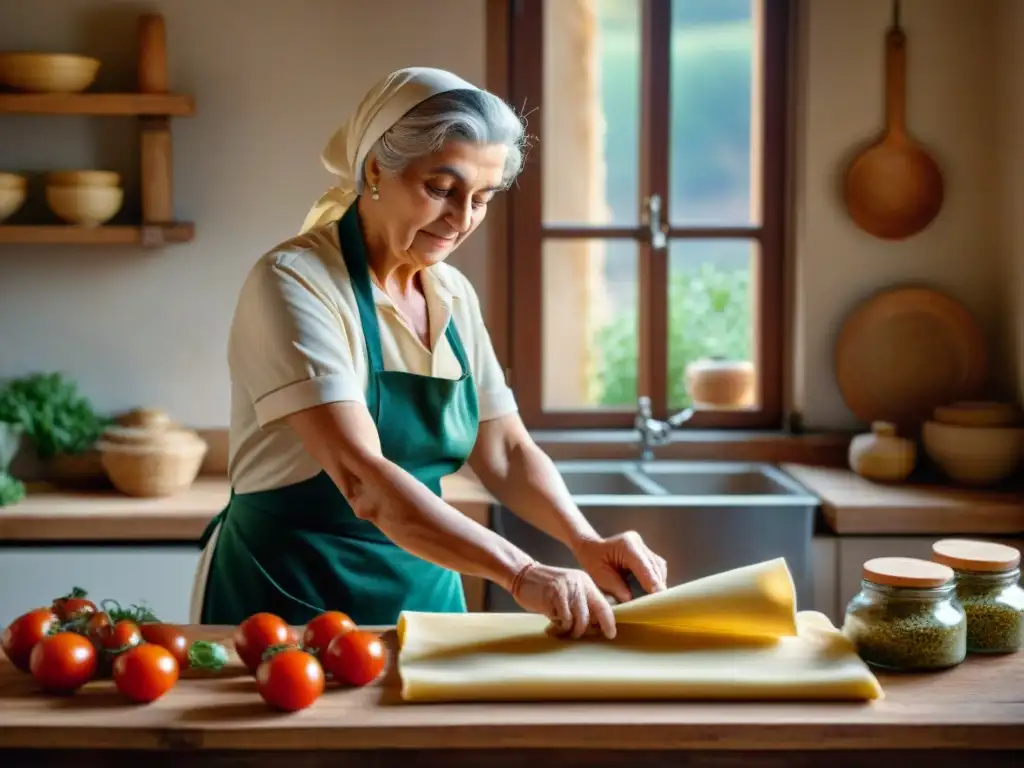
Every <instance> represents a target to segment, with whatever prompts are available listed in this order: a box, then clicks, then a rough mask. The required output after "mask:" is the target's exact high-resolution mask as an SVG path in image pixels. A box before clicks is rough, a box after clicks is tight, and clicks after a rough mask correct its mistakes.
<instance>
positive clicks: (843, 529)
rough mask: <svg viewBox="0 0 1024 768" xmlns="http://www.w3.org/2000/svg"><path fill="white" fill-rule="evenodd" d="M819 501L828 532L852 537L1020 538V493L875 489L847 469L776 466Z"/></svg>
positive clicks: (906, 486) (897, 486) (1023, 500)
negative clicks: (983, 536)
mask: <svg viewBox="0 0 1024 768" xmlns="http://www.w3.org/2000/svg"><path fill="white" fill-rule="evenodd" d="M780 468H781V469H782V470H783V471H785V472H787V473H788V474H789V475H791V476H792V477H793V478H794V479H795V480H796V481H797V482H799V483H800V484H801V485H803V486H804V487H805V488H807V490H808V491H810V492H811V493H812V494H814V495H815V496H817V497H818V498H820V499H821V513H822V517H823V518H824V521H825V523H826V524H827V527H828V529H830V530H831V531H832V532H834V533H837V534H856V535H876V536H884V535H952V534H960V535H971V534H973V535H979V536H981V535H989V536H997V535H1009V536H1017V535H1020V534H1024V493H1022V492H1019V491H996V490H973V489H965V488H958V487H956V486H952V485H937V484H914V483H893V484H885V483H874V482H871V481H870V480H865V479H864V478H862V477H860V476H859V475H857V474H855V473H854V472H851V471H850V470H848V469H836V468H832V467H814V466H807V465H802V464H781V465H780Z"/></svg>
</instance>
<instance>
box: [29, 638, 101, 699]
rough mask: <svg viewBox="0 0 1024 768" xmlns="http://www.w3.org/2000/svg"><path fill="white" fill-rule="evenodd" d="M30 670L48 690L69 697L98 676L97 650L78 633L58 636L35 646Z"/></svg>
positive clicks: (46, 639) (87, 639) (43, 640)
mask: <svg viewBox="0 0 1024 768" xmlns="http://www.w3.org/2000/svg"><path fill="white" fill-rule="evenodd" d="M29 668H30V669H31V671H32V677H34V678H35V679H36V680H37V681H38V682H39V684H40V685H41V686H42V687H43V688H44V689H45V690H48V691H60V692H62V693H70V692H71V691H74V690H77V689H78V688H81V687H82V686H83V685H85V684H86V683H87V682H89V681H90V680H92V678H93V675H94V674H96V648H95V646H94V645H93V644H92V642H91V641H90V640H89V638H87V637H85V636H83V635H80V634H78V633H77V632H58V633H57V634H55V635H50V636H48V637H44V638H43V639H42V640H40V641H39V642H38V643H36V647H35V648H33V649H32V655H31V657H30V658H29Z"/></svg>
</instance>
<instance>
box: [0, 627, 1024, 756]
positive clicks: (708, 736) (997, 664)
mask: <svg viewBox="0 0 1024 768" xmlns="http://www.w3.org/2000/svg"><path fill="white" fill-rule="evenodd" d="M230 632H231V628H225V627H191V628H189V634H191V635H192V636H193V637H204V638H207V639H215V640H221V641H224V642H225V644H226V645H227V646H228V647H229V648H230V647H231V645H230V641H229V640H227V638H229V637H230ZM385 637H386V638H387V640H388V642H389V643H390V644H391V646H392V647H393V646H394V643H395V637H394V633H393V632H392V631H390V630H389V631H387V632H386V633H385ZM880 680H881V682H882V685H883V688H884V689H885V692H886V698H885V699H883V700H880V701H876V702H870V703H864V704H860V703H843V704H793V703H788V704H782V703H761V704H747V703H601V704H593V703H589V704H584V703H543V704H540V703H538V704H434V705H425V704H416V705H407V704H403V703H402V702H401V700H400V699H399V695H398V679H397V672H396V671H395V669H394V665H392V669H391V670H390V671H389V673H388V674H387V675H386V676H385V678H384V679H383V680H382V681H381V683H380V684H375V685H373V686H370V687H367V688H363V689H342V688H329V689H328V691H327V692H326V693H325V694H324V696H323V697H322V698H321V699H320V700H319V701H317V702H316V703H315V704H314V705H313V706H312V707H311V708H310V709H308V710H305V711H303V712H298V713H294V714H289V715H282V714H276V713H273V712H271V711H269V710H268V709H267V707H266V705H264V703H263V701H262V700H261V699H260V698H259V696H258V694H257V693H256V692H255V690H254V688H253V681H252V678H251V677H249V676H247V675H246V674H245V671H244V669H242V667H241V665H240V664H239V663H238V662H237V661H236V660H235V658H234V655H233V654H232V664H231V665H229V667H227V668H225V669H224V670H222V671H221V672H220V673H217V676H216V677H206V678H205V679H195V678H193V679H183V680H181V681H180V682H179V683H178V685H177V687H176V688H175V689H174V690H172V691H171V692H170V693H168V694H167V695H166V696H165V697H164V698H163V699H160V700H158V701H157V702H155V703H153V704H150V705H147V706H133V705H128V704H125V703H124V701H123V700H122V699H121V698H120V696H119V695H118V694H117V692H116V691H115V690H114V688H113V685H112V683H110V682H109V681H96V682H93V683H90V684H89V685H88V686H86V687H85V688H83V689H82V690H81V691H79V692H78V693H76V694H75V695H73V696H66V697H53V696H47V695H44V694H41V693H39V692H37V691H36V689H35V688H34V683H33V681H32V678H31V677H30V676H28V675H25V674H23V673H20V672H18V671H17V670H15V669H14V668H13V667H12V666H11V665H10V663H9V662H8V661H7V660H6V659H0V750H4V749H26V748H27V749H69V748H70V749H81V750H86V751H88V750H102V749H118V750H121V749H145V750H149V749H174V750H183V749H186V750H187V749H191V750H236V749H237V750H249V751H260V750H309V749H314V748H315V749H317V750H378V749H380V750H384V749H396V748H397V749H399V750H406V749H436V748H446V749H451V750H456V751H458V750H502V749H506V748H513V747H514V748H518V749H531V748H537V749H547V750H554V749H566V750H573V749H588V750H614V749H616V748H626V747H628V749H630V750H711V751H719V752H720V751H723V750H726V751H729V750H772V751H777V750H793V751H800V750H817V751H819V754H820V750H889V749H898V750H904V749H951V750H952V749H977V750H983V751H984V750H1022V749H1024V698H1022V697H1021V691H1022V690H1024V653H1019V654H1015V655H1010V656H998V657H973V656H972V657H969V658H968V660H967V661H966V662H965V663H964V664H962V665H961V666H959V667H958V668H956V669H953V670H950V671H948V672H944V673H934V674H928V675H880ZM75 762H76V763H78V762H79V760H78V758H77V757H76V759H75ZM829 762H830V764H831V762H832V761H831V760H830V761H829ZM0 763H4V758H3V752H2V751H0ZM232 764H234V763H232ZM373 764H374V765H379V764H382V763H377V762H374V763H373ZM416 764H417V765H419V763H416ZM744 764H745V765H746V763H744ZM778 764H781V763H776V765H778ZM837 764H838V763H837ZM930 764H931V765H935V764H936V763H934V762H933V761H931V760H930ZM975 764H977V763H975ZM985 764H986V765H987V764H988V763H985ZM303 765H306V763H303Z"/></svg>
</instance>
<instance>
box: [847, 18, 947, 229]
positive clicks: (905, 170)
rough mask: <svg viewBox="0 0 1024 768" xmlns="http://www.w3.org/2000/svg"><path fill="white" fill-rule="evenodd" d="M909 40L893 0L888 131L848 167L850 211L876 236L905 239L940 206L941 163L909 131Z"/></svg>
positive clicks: (888, 57)
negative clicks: (937, 162)
mask: <svg viewBox="0 0 1024 768" xmlns="http://www.w3.org/2000/svg"><path fill="white" fill-rule="evenodd" d="M906 69H907V40H906V35H904V33H903V30H902V29H901V28H900V0H894V2H893V20H892V26H891V27H890V28H889V32H888V33H887V35H886V40H885V111H886V129H885V134H884V135H883V136H882V138H881V140H880V141H878V142H876V143H875V144H873V145H871V146H870V147H868V148H867V149H866V150H864V151H863V152H862V153H860V154H859V155H858V156H857V157H856V158H854V160H853V162H852V163H851V164H850V166H849V168H848V169H847V171H846V180H845V198H846V209H847V211H848V212H849V214H850V217H851V218H852V219H853V220H854V222H855V223H856V224H857V226H859V227H860V228H861V229H863V230H864V231H865V232H868V233H870V234H872V235H874V236H875V237H880V238H883V239H886V240H902V239H904V238H907V237H910V236H911V235H915V234H917V233H918V232H920V231H921V230H922V229H924V228H925V227H927V226H928V225H929V224H930V223H931V222H932V220H933V219H934V218H935V217H936V216H937V215H938V213H939V210H940V209H941V208H942V202H943V196H944V190H943V181H942V173H941V171H939V167H938V165H936V163H935V161H934V160H933V159H932V158H931V157H930V156H929V155H928V153H927V152H925V151H924V149H922V148H921V146H920V145H919V144H917V142H915V141H914V140H913V139H912V138H911V137H910V135H909V134H908V133H907V123H906V74H907V73H906Z"/></svg>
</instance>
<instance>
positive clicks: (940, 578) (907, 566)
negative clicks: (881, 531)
mask: <svg viewBox="0 0 1024 768" xmlns="http://www.w3.org/2000/svg"><path fill="white" fill-rule="evenodd" d="M953 575H954V574H953V569H952V568H949V567H947V566H945V565H942V564H941V563H933V562H930V561H928V560H919V559H917V558H915V557H876V558H874V559H873V560H868V561H867V562H866V563H864V578H865V579H866V580H867V581H871V582H874V583H875V584H885V585H887V586H890V587H911V588H916V589H930V588H933V587H941V586H944V585H945V584H947V583H949V581H950V579H952V578H953Z"/></svg>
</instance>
